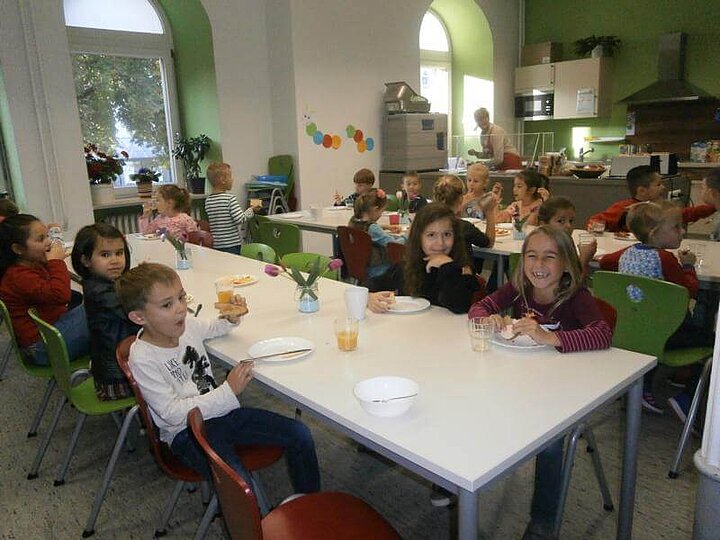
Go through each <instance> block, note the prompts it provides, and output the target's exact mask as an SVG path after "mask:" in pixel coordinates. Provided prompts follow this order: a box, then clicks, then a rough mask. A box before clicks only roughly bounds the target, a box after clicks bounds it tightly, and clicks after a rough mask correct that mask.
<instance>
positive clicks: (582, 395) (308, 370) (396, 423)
mask: <svg viewBox="0 0 720 540" xmlns="http://www.w3.org/2000/svg"><path fill="white" fill-rule="evenodd" d="M131 247H132V254H133V263H134V264H135V263H137V262H139V261H142V260H154V261H158V262H164V263H166V264H170V263H172V262H173V253H172V248H171V247H170V246H168V245H167V244H163V243H160V242H158V241H141V240H138V239H131ZM193 265H194V267H193V269H192V270H185V271H180V272H179V274H180V277H181V279H182V281H183V284H184V286H185V288H186V290H187V291H188V292H189V293H191V294H192V295H193V296H194V297H195V299H196V301H197V302H202V303H203V304H204V305H205V308H204V309H203V311H202V312H201V315H200V317H208V318H209V317H214V316H215V311H214V309H213V308H212V305H213V302H214V300H215V298H214V296H215V295H214V291H213V287H212V283H213V280H214V279H216V278H217V277H219V276H221V275H223V274H228V273H252V274H254V275H256V276H257V277H258V280H259V281H258V283H256V284H253V285H250V286H247V287H244V288H243V289H242V293H243V295H244V296H246V298H247V301H248V306H249V308H250V313H249V315H248V316H247V317H245V318H244V320H243V323H242V324H241V325H240V327H239V328H238V329H237V330H235V331H234V332H232V333H231V334H230V335H228V336H225V337H222V338H218V339H215V340H212V341H210V342H208V345H207V348H208V351H209V352H210V354H212V355H214V356H216V357H217V358H219V359H221V360H222V361H225V362H227V363H228V364H229V365H234V364H235V362H236V361H237V360H238V359H240V358H244V357H246V356H247V351H248V349H249V347H250V346H251V345H252V344H253V343H254V342H256V341H258V340H262V339H267V338H271V337H278V336H300V337H304V338H307V339H310V340H312V341H313V342H314V343H315V346H316V350H315V351H314V353H313V354H312V355H311V356H309V357H307V358H305V359H301V360H296V361H292V362H286V363H270V362H262V361H259V362H258V363H257V365H256V367H255V378H256V380H257V381H259V382H260V383H262V384H263V385H265V386H266V387H267V388H269V389H270V390H272V391H274V392H276V393H278V394H280V395H281V396H283V397H284V398H286V399H287V400H289V401H290V402H291V403H294V404H296V405H298V406H300V407H302V408H304V409H306V410H308V411H309V412H311V413H313V414H315V415H317V416H318V417H320V418H321V419H322V420H324V421H325V422H327V423H329V424H330V425H332V426H334V427H336V428H337V429H339V430H340V431H342V432H344V433H346V434H348V435H350V436H351V437H353V438H354V439H356V440H357V441H359V442H361V443H362V444H364V445H366V446H368V447H370V448H372V449H374V450H376V451H378V452H379V453H381V454H383V455H385V456H387V457H388V458H390V459H392V460H394V461H396V462H397V463H399V464H401V465H403V466H405V467H407V468H408V469H411V470H413V471H415V472H417V473H418V474H420V475H422V476H424V477H425V478H427V479H429V480H431V481H433V482H435V483H437V484H440V485H442V486H444V487H446V488H448V489H450V490H451V491H454V492H457V493H458V495H459V536H460V538H462V539H474V538H477V536H478V495H479V492H480V490H481V489H482V488H483V487H485V486H487V485H488V484H489V483H490V482H492V481H493V480H495V479H497V478H499V477H501V476H502V475H503V474H505V473H508V472H510V471H512V470H513V469H514V468H515V467H516V466H518V465H520V464H521V463H522V462H523V461H525V460H526V459H528V458H530V457H532V456H534V455H535V454H537V453H538V452H539V451H540V450H541V449H542V448H543V447H544V446H546V445H547V444H549V443H550V442H551V441H553V440H554V439H556V438H557V437H558V436H560V435H562V434H563V433H565V432H567V431H568V430H570V429H571V428H572V427H573V426H574V425H576V424H577V423H578V422H580V421H582V420H583V419H585V418H587V417H588V416H589V415H590V414H592V412H593V411H594V410H596V409H597V408H598V407H600V406H602V405H603V404H604V403H607V402H609V401H610V400H613V399H615V398H616V397H617V396H619V395H621V394H623V393H626V392H627V393H628V404H627V413H626V414H627V424H626V433H625V436H626V444H625V454H624V458H623V480H622V487H621V496H620V510H619V514H618V538H630V536H631V530H632V515H633V506H634V493H635V478H636V459H637V442H638V431H639V424H640V398H641V393H642V375H643V374H644V373H646V372H647V371H649V370H650V369H651V368H652V367H653V366H654V365H655V363H656V362H655V359H653V358H651V357H648V356H645V355H641V354H636V353H632V352H628V351H623V350H618V349H612V350H610V351H596V352H587V353H578V354H560V353H558V352H556V351H555V350H554V349H549V348H544V349H540V350H533V351H520V353H523V354H519V353H518V351H515V350H511V349H503V348H500V347H493V348H492V349H491V350H490V351H489V352H487V353H483V354H480V353H474V352H472V350H471V349H470V344H469V339H468V336H467V332H466V318H465V316H462V315H453V314H451V313H450V312H449V311H447V310H444V309H441V308H437V307H431V308H430V309H428V310H427V311H424V312H422V313H417V314H413V315H391V314H384V315H377V314H372V313H368V316H367V318H366V320H364V321H362V322H361V325H360V338H359V347H358V349H357V350H356V351H354V352H349V353H343V352H340V351H338V349H337V346H336V343H335V339H334V336H333V319H335V318H337V317H342V316H344V314H345V307H344V302H343V294H342V293H343V290H344V289H345V287H347V285H345V284H343V283H339V282H333V281H328V280H322V283H321V285H320V302H321V307H320V311H319V312H317V313H314V314H300V313H299V312H298V311H297V307H296V303H295V301H294V283H293V282H291V281H289V280H286V279H284V278H283V277H276V278H271V277H269V276H266V275H265V274H263V272H262V266H263V265H262V263H259V262H257V261H254V260H250V259H245V258H242V257H236V256H232V255H227V254H224V253H220V252H217V251H213V250H208V249H205V248H195V249H194V255H193ZM423 336H426V337H423ZM549 373H555V374H562V376H550V377H548V374H549ZM378 375H400V376H405V377H410V378H412V379H414V380H415V381H417V382H418V383H419V385H420V395H419V397H418V399H417V402H416V403H415V405H414V407H413V408H412V409H411V410H410V411H409V412H408V413H407V414H406V415H404V416H402V417H399V418H391V419H382V418H376V417H373V416H370V415H368V414H367V413H365V412H364V410H363V409H362V408H361V407H360V405H359V403H358V402H357V401H356V400H355V398H354V396H353V387H354V385H355V384H356V383H357V382H358V381H360V380H363V379H366V378H369V377H374V376H378ZM539 381H542V384H540V383H539ZM380 511H381V512H382V509H380Z"/></svg>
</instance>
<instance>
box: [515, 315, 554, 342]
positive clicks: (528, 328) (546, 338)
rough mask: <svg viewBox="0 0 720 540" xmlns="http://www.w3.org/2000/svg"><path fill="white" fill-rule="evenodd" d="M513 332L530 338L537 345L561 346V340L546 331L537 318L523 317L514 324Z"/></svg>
mask: <svg viewBox="0 0 720 540" xmlns="http://www.w3.org/2000/svg"><path fill="white" fill-rule="evenodd" d="M513 331H515V332H519V333H520V334H522V335H525V336H530V337H531V338H532V339H533V341H535V343H539V344H540V345H551V346H553V347H559V346H560V340H559V339H558V337H557V336H556V335H555V333H554V332H550V331H548V330H545V329H544V328H543V327H542V326H540V323H538V321H537V319H536V318H535V317H523V318H522V319H520V320H519V321H517V322H516V323H515V324H513Z"/></svg>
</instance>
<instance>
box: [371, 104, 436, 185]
mask: <svg viewBox="0 0 720 540" xmlns="http://www.w3.org/2000/svg"><path fill="white" fill-rule="evenodd" d="M447 129H448V126H447V115H446V114H438V113H428V114H422V113H406V114H387V115H385V118H384V119H383V160H382V169H383V170H384V171H400V172H405V171H432V170H438V169H441V168H443V167H445V166H446V165H447V158H448V147H447V144H448V140H447Z"/></svg>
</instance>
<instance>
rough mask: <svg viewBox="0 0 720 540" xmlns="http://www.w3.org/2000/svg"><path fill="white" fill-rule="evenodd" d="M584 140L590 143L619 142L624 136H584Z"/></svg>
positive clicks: (623, 140) (623, 139)
mask: <svg viewBox="0 0 720 540" xmlns="http://www.w3.org/2000/svg"><path fill="white" fill-rule="evenodd" d="M585 142H591V143H621V142H625V137H585Z"/></svg>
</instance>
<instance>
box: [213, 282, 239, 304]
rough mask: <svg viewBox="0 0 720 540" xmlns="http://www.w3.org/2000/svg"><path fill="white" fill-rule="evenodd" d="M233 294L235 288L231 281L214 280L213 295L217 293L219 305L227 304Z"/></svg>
mask: <svg viewBox="0 0 720 540" xmlns="http://www.w3.org/2000/svg"><path fill="white" fill-rule="evenodd" d="M234 292H235V288H234V286H233V282H232V280H231V279H227V278H220V279H217V280H215V293H217V299H218V302H220V303H221V304H229V303H230V301H231V300H232V297H233V293H234Z"/></svg>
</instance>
